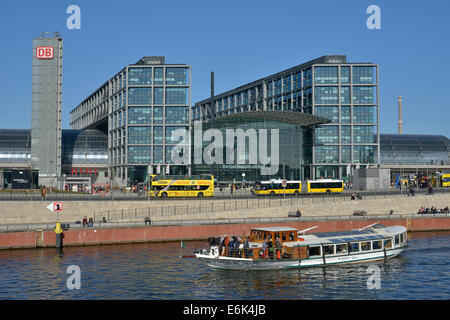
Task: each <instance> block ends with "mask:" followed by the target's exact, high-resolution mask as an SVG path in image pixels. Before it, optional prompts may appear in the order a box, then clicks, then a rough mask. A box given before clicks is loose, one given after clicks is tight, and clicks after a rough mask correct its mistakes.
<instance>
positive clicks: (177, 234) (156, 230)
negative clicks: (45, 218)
mask: <svg viewBox="0 0 450 320" xmlns="http://www.w3.org/2000/svg"><path fill="white" fill-rule="evenodd" d="M301 219H302V218H299V219H297V218H296V219H293V220H296V221H292V222H286V221H285V222H283V223H279V222H271V223H232V224H230V223H227V224H210V225H178V226H146V227H135V228H103V229H102V228H90V229H87V228H86V229H84V228H83V229H78V230H67V231H65V232H64V246H83V245H105V244H120V243H141V242H162V241H181V240H183V241H188V240H204V239H207V238H208V237H211V236H218V235H221V234H224V233H225V234H228V235H233V234H235V235H241V234H242V233H246V234H248V233H249V231H250V229H251V228H255V227H267V226H281V225H282V226H290V227H294V228H297V229H299V230H302V229H306V228H310V227H314V226H318V228H316V229H315V230H314V231H317V232H329V231H343V230H350V229H358V228H363V227H365V226H368V225H370V224H372V223H381V224H383V225H385V226H393V225H401V226H404V227H406V228H407V229H408V230H409V231H410V232H415V231H443V230H450V216H449V215H441V216H428V217H427V216H411V217H410V218H392V219H391V218H386V219H370V218H363V219H356V218H350V217H349V219H347V220H341V219H335V220H332V218H330V217H327V219H326V220H325V219H323V220H321V221H301ZM55 243H56V235H55V233H54V232H53V231H36V232H33V231H28V232H4V233H0V249H19V248H38V247H55Z"/></svg>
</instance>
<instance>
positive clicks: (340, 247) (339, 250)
mask: <svg viewBox="0 0 450 320" xmlns="http://www.w3.org/2000/svg"><path fill="white" fill-rule="evenodd" d="M347 252H348V249H347V244H337V245H336V254H344V253H347Z"/></svg>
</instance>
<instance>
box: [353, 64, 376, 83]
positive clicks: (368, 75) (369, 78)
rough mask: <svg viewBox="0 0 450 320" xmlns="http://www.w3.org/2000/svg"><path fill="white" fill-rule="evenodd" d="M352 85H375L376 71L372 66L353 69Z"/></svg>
mask: <svg viewBox="0 0 450 320" xmlns="http://www.w3.org/2000/svg"><path fill="white" fill-rule="evenodd" d="M353 83H355V84H376V83H377V76H376V69H375V67H373V66H366V67H356V66H354V67H353Z"/></svg>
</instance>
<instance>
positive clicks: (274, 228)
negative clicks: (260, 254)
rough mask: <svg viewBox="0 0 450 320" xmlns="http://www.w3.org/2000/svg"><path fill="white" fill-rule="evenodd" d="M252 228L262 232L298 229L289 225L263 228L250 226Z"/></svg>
mask: <svg viewBox="0 0 450 320" xmlns="http://www.w3.org/2000/svg"><path fill="white" fill-rule="evenodd" d="M252 230H257V231H264V232H288V231H298V229H295V228H290V227H264V228H252Z"/></svg>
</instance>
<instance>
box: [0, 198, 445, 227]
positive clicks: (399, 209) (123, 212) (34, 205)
mask: <svg viewBox="0 0 450 320" xmlns="http://www.w3.org/2000/svg"><path fill="white" fill-rule="evenodd" d="M49 204H50V202H48V201H0V225H1V224H3V225H7V224H23V223H29V224H32V223H54V222H55V221H56V213H54V212H51V211H49V210H48V209H47V206H48V205H49ZM422 206H423V207H432V206H434V207H437V208H441V209H442V208H444V207H446V206H449V207H450V193H439V194H435V195H416V196H414V197H408V196H406V195H402V196H401V195H390V196H372V197H370V196H367V197H364V199H363V200H354V201H350V200H349V198H347V197H345V198H342V197H331V198H326V197H300V198H294V197H286V198H271V197H264V198H256V199H253V198H251V199H238V200H207V199H204V200H176V201H174V200H167V201H151V200H150V201H64V202H63V212H61V213H60V214H59V218H60V221H61V222H63V223H72V224H73V223H74V222H75V221H77V220H82V219H83V217H84V216H86V217H88V218H89V217H94V218H95V221H100V220H101V218H102V217H106V219H107V221H111V222H117V221H143V217H145V216H147V215H148V216H150V217H151V219H152V221H178V220H195V219H197V220H202V219H224V218H230V219H232V218H260V217H286V216H287V215H288V213H289V212H291V211H296V210H297V209H300V210H301V212H302V216H304V217H317V216H342V215H352V214H353V212H354V211H356V210H365V211H367V214H368V215H383V214H387V213H389V211H390V210H393V211H394V214H414V213H416V212H417V211H418V209H419V208H420V207H422Z"/></svg>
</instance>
